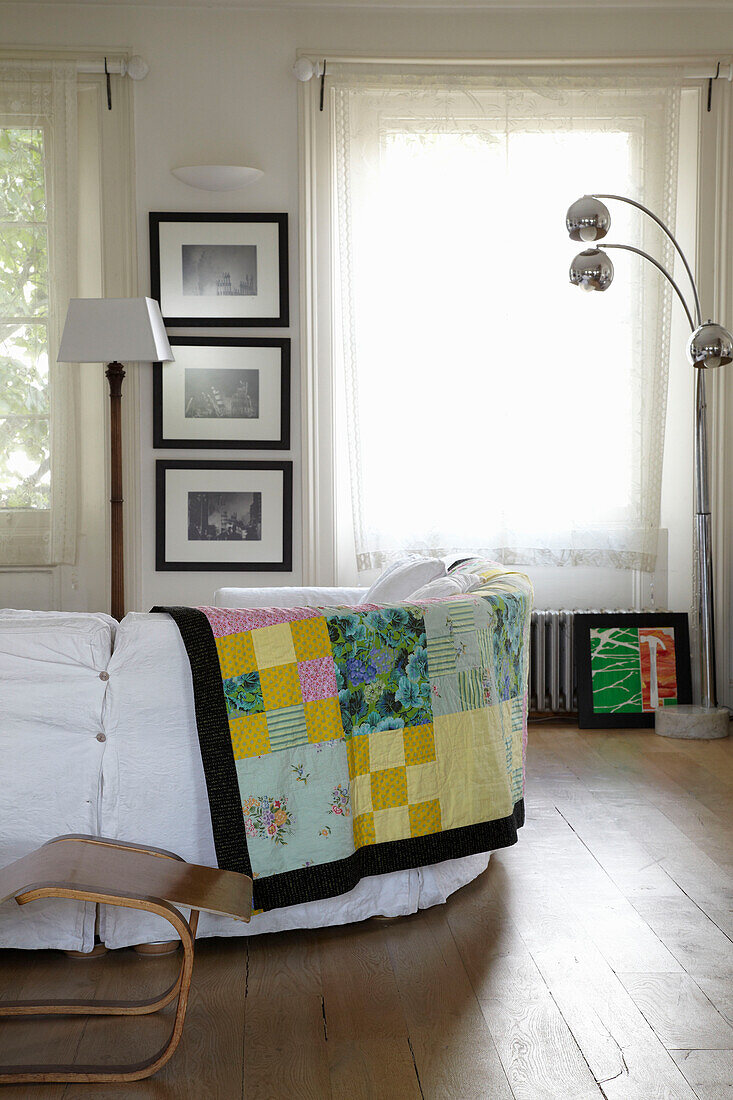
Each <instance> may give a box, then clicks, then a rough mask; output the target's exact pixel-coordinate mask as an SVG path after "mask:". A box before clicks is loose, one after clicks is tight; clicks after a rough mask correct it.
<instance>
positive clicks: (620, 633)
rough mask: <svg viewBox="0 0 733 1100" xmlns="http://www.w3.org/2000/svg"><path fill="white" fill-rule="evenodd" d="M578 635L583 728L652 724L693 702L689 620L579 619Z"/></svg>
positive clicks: (656, 617)
mask: <svg viewBox="0 0 733 1100" xmlns="http://www.w3.org/2000/svg"><path fill="white" fill-rule="evenodd" d="M575 630H576V662H577V675H578V716H579V724H580V725H581V728H589V727H593V726H601V727H605V728H609V727H613V726H630V725H633V726H647V725H653V722H654V712H655V710H657V709H658V708H659V707H667V706H677V704H678V703H682V702H689V701H690V657H689V637H688V627H687V616H686V615H670V614H660V615H655V614H639V615H629V614H605V615H577V616H576V618H575Z"/></svg>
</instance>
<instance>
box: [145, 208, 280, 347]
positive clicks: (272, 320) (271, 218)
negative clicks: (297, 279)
mask: <svg viewBox="0 0 733 1100" xmlns="http://www.w3.org/2000/svg"><path fill="white" fill-rule="evenodd" d="M148 218H149V229H150V295H151V297H152V298H154V299H155V300H156V302H158V304H159V305H161V313H163V320H164V321H165V323H166V325H170V326H171V327H178V328H198V327H209V326H216V327H219V328H222V327H230V328H255V327H260V328H262V327H265V326H268V327H270V328H287V326H288V325H289V324H290V298H289V296H290V288H289V271H288V215H287V214H252V213H211V214H209V213H201V212H200V211H194V212H192V213H186V212H178V211H161V210H153V211H151V212H150V214H149V216H148ZM163 222H239V223H268V222H272V223H274V224H275V225H277V227H278V244H277V250H278V258H277V263H278V286H279V294H278V298H279V313H278V314H277V316H270V317H264V316H262V317H236V316H235V317H197V316H193V317H191V316H189V317H181V316H175V317H174V316H170V315H167V314H166V313H164V312H163V309H162V302H161V270H160V226H161V224H162V223H163Z"/></svg>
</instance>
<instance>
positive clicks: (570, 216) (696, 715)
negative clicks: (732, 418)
mask: <svg viewBox="0 0 733 1100" xmlns="http://www.w3.org/2000/svg"><path fill="white" fill-rule="evenodd" d="M603 199H614V200H617V201H619V202H625V203H628V204H629V205H630V206H635V207H636V208H637V210H641V211H642V213H644V214H646V215H647V216H648V217H650V218H651V219H652V220H653V221H655V222H656V223H657V225H658V226H659V227H660V228H661V229H662V231H663V232H664V233H665V234H666V235H667V237H668V238H669V240H670V241H671V242H672V245H673V246H674V248H675V251H676V252H677V254H678V256H679V257H680V259H681V261H682V264H683V266H684V268H685V271H686V273H687V277H688V279H689V282H690V286H691V289H692V297H693V308H692V309H691V308H690V305H689V304H688V301H687V299H686V298H685V296H684V294H683V293H682V291H681V290H680V287H679V285H678V284H677V283H676V282H675V280H674V279H673V278H672V276H671V275H670V273H669V271H667V270H666V268H665V267H663V266H662V264H660V263H659V261H658V260H655V259H654V257H653V256H650V255H649V253H648V252H644V251H642V249H640V248H635V247H634V246H633V245H629V244H604V246H603V247H604V249H605V248H620V249H623V250H624V251H626V252H635V253H636V255H637V256H643V257H644V259H645V260H648V261H649V262H650V263H651V264H653V265H654V267H656V268H657V270H658V271H660V272H661V273H662V275H664V277H665V278H666V279H667V281H668V282H669V283H670V284H671V286H672V288H673V290H674V292H675V294H676V295H677V297H678V298H679V300H680V302H681V303H682V306H683V308H684V311H685V314H686V316H687V320H688V321H689V322H690V329H691V330H692V331H691V336H690V338H689V340H688V341H687V358H688V360H689V362H690V365H691V366H692V367H693V368H694V371H695V436H694V438H695V456H694V462H695V554H696V561H697V570H696V585H697V590H696V604H697V620H698V622H697V625H698V642H699V653H700V691H701V702H702V705H701V706H694V707H664V708H662V709H660V710H658V711H657V712H656V718H655V722H656V729H657V732H658V733H662V734H664V735H665V736H669V737H699V738H710V737H725V736H726V735H727V733H728V730H729V714H728V711H727V710H726V709H725V708H723V707H718V699H717V689H716V681H715V620H714V612H713V555H712V539H711V529H710V527H711V524H710V519H711V517H710V490H709V482H708V441H707V419H706V400H705V371H706V370H707V369H711V368H714V367H722V366H725V365H726V364H727V363H730V362H731V360H733V336H731V334H730V333H729V332H728V330H727V329H725V328H723V326H722V325H719V324H716V323H715V322H713V321H710V320H708V321H706V322H705V323H703V319H702V310H701V308H700V295H699V294H698V290H697V285H696V283H695V279H694V277H693V274H692V269H691V268H690V265H689V263H688V262H687V258H686V257H685V254H684V252H683V251H682V249H681V248H680V246H679V244H678V243H677V241H676V240H675V238H674V236H673V235H672V233H671V232H670V230H669V229H668V228H667V226H666V225H665V224H664V222H663V221H662V220H661V219H660V218H658V217H657V215H656V214H653V213H652V211H651V210H649V209H648V208H647V207H646V206H643V205H642V204H641V203H640V202H636V201H635V200H634V199H629V198H627V197H626V196H625V195H606V194H597V195H584V196H583V197H582V198H580V199H578V200H577V201H576V202H574V203H573V204H572V206H571V207H570V208H569V210H568V212H567V215H566V218H565V224H566V225H567V229H568V233H569V234H570V238H571V240H574V241H584V242H587V243H590V242H593V241H599V240H602V239H603V238H604V237H605V236H606V234H607V233H608V230H609V229H610V227H611V215H610V213H609V210H608V207H607V206H606V205H605V203H604V202H603V201H602V200H603ZM570 282H571V283H572V284H573V285H575V286H581V287H583V288H584V289H585V290H600V291H603V290H607V289H608V288H609V286H610V285H611V283H612V282H613V264H612V263H611V259H610V257H609V256H607V255H606V253H605V251H603V249H600V248H588V249H586V250H585V251H584V252H581V253H579V254H578V255H577V256H576V257H575V259H574V260H573V262H572V263H571V265H570Z"/></svg>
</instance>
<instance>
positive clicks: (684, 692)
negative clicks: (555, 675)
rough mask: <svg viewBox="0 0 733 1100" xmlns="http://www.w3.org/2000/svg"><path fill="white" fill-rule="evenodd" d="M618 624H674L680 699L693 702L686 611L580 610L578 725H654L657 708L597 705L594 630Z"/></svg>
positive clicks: (577, 624) (577, 623) (575, 626)
mask: <svg viewBox="0 0 733 1100" xmlns="http://www.w3.org/2000/svg"><path fill="white" fill-rule="evenodd" d="M614 627H672V628H673V629H674V641H675V677H676V686H677V702H678V703H679V704H687V703H691V702H692V670H691V665H690V628H689V621H688V617H687V614H686V613H684V612H671V611H649V612H606V613H605V614H580V613H576V615H575V616H574V621H573V631H574V646H575V670H576V677H577V690H578V726H579V727H580V729H651V728H653V726H654V712H653V711H644V710H639V711H634V712H629V711H623V712H620V711H614V712H608V711H599V712H597V711H596V710H595V709H594V705H593V680H592V666H591V630H593V629H599V628H601V629H612V628H614Z"/></svg>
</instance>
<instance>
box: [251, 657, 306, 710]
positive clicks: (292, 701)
mask: <svg viewBox="0 0 733 1100" xmlns="http://www.w3.org/2000/svg"><path fill="white" fill-rule="evenodd" d="M260 686H261V688H262V701H263V703H264V704H265V710H279V709H280V708H281V707H292V706H295V705H296V703H302V702H303V697H302V695H301V693H300V677H299V676H298V666H297V665H296V664H292V665H273V666H272V668H263V669H260Z"/></svg>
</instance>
